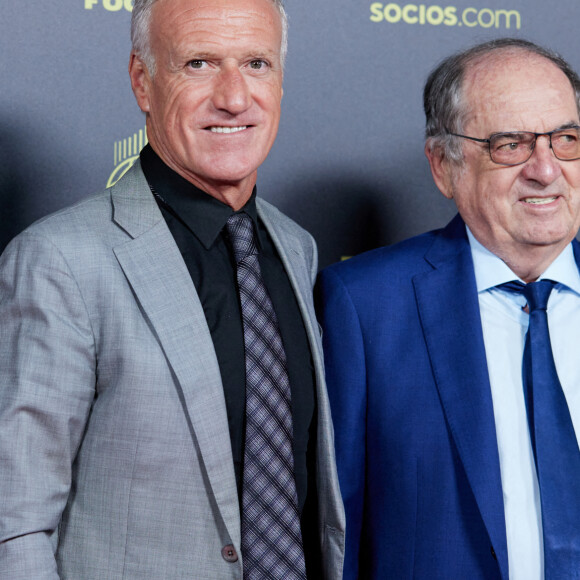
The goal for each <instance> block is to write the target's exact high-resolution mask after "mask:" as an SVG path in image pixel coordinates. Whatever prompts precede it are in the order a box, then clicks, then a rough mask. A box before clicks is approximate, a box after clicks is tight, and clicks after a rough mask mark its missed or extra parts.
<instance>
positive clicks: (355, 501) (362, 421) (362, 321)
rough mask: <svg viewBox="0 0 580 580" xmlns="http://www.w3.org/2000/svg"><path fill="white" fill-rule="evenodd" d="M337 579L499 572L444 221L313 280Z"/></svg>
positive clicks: (498, 497) (477, 340) (461, 239)
mask: <svg viewBox="0 0 580 580" xmlns="http://www.w3.org/2000/svg"><path fill="white" fill-rule="evenodd" d="M318 295H319V304H320V310H319V313H320V320H321V323H322V325H323V329H324V335H323V337H324V348H325V357H326V365H327V382H328V389H329V395H330V402H331V408H332V413H333V419H334V425H335V431H336V449H337V462H338V470H339V481H340V485H341V490H342V494H343V498H344V501H345V508H346V514H347V552H346V561H345V575H344V578H345V580H352V579H355V578H357V577H358V578H373V579H380V580H385V579H389V578H393V579H396V580H401V579H406V578H409V579H410V578H413V579H419V580H421V579H425V580H436V579H441V580H464V579H467V580H478V579H484V578H485V579H503V580H506V579H507V578H508V560H507V546H506V533H505V519H504V506H503V498H502V487H501V478H500V467H499V458H498V448H497V440H496V434H495V425H494V414H493V406H492V398H491V392H490V385H489V377H488V372H487V365H486V358H485V350H484V343H483V335H482V329H481V320H480V314H479V304H478V298H477V290H476V284H475V276H474V271H473V263H472V259H471V252H470V246H469V243H468V240H467V236H466V233H465V226H464V224H463V221H462V220H461V218H459V217H456V218H455V219H454V220H453V221H452V222H451V223H450V224H449V225H448V226H447V227H446V228H445V229H444V230H440V231H436V232H431V233H427V234H424V235H421V236H418V237H416V238H412V239H410V240H407V241H405V242H403V243H401V244H398V245H396V246H394V247H391V248H382V249H378V250H374V251H372V252H369V253H367V254H364V255H361V256H359V257H357V258H353V259H351V260H349V261H347V262H343V263H341V264H336V265H334V266H331V267H330V268H328V269H326V270H325V271H324V272H322V274H321V275H320V280H319V287H318Z"/></svg>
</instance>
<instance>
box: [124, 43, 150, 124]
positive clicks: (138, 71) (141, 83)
mask: <svg viewBox="0 0 580 580" xmlns="http://www.w3.org/2000/svg"><path fill="white" fill-rule="evenodd" d="M129 77H130V79H131V88H132V89H133V94H134V95H135V98H136V99H137V104H138V105H139V108H140V109H141V110H142V111H143V112H144V113H148V112H149V89H150V87H151V77H150V76H149V71H148V70H147V66H145V63H144V62H143V60H141V57H140V56H139V55H137V54H135V53H134V52H131V56H130V58H129Z"/></svg>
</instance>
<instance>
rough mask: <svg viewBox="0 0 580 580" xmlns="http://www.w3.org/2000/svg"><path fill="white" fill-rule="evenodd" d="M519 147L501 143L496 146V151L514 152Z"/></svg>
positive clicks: (515, 144)
mask: <svg viewBox="0 0 580 580" xmlns="http://www.w3.org/2000/svg"><path fill="white" fill-rule="evenodd" d="M520 146H521V143H513V142H512V143H501V144H500V145H496V149H499V150H502V151H515V150H516V149H517V148H518V147H520Z"/></svg>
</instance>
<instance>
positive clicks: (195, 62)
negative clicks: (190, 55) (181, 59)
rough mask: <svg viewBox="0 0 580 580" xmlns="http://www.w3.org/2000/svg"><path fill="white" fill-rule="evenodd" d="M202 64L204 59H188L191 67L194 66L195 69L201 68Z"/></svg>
mask: <svg viewBox="0 0 580 580" xmlns="http://www.w3.org/2000/svg"><path fill="white" fill-rule="evenodd" d="M204 64H205V60H190V61H189V66H190V67H191V68H195V69H199V68H203V65H204Z"/></svg>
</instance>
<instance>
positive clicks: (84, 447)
mask: <svg viewBox="0 0 580 580" xmlns="http://www.w3.org/2000/svg"><path fill="white" fill-rule="evenodd" d="M258 211H259V214H260V217H261V218H262V220H263V221H264V223H265V224H266V227H267V228H268V231H269V232H270V235H271V236H272V239H273V241H274V243H275V245H276V247H277V249H278V252H279V254H280V256H281V258H282V261H283V263H284V266H285V268H286V270H287V272H288V275H289V278H290V281H291V283H292V286H293V288H294V291H295V292H296V296H297V298H298V303H299V306H300V309H301V312H302V315H303V317H304V323H305V326H306V331H307V334H308V338H309V341H310V346H311V350H312V356H313V360H314V365H315V372H316V383H317V401H318V449H317V482H318V494H319V511H320V515H319V519H320V525H319V539H320V543H321V548H322V554H323V566H324V578H327V579H337V580H338V579H339V578H340V577H341V575H342V560H343V552H344V513H343V508H342V504H341V499H340V493H339V488H338V480H337V476H336V467H335V460H334V451H333V431H332V425H331V419H330V413H329V406H328V398H327V394H326V389H325V386H324V374H323V363H322V357H321V344H320V335H319V331H318V327H317V325H316V319H315V315H314V311H313V305H312V299H311V289H312V284H313V280H314V277H315V274H316V268H317V260H316V247H315V244H314V241H313V239H312V238H311V236H310V235H309V234H307V233H306V232H305V231H304V230H302V229H301V228H300V227H299V226H297V225H296V224H295V223H294V222H292V221H291V220H290V219H288V218H287V217H285V216H284V215H282V214H281V213H280V212H279V211H278V210H276V209H275V208H274V207H272V206H271V205H269V204H268V203H266V202H264V201H262V200H258ZM228 544H233V546H234V547H235V549H236V550H237V552H238V554H241V551H240V513H239V503H238V497H237V491H236V482H235V477H234V469H233V461H232V454H231V445H230V438H229V431H228V423H227V416H226V407H225V401H224V395H223V389H222V383H221V378H220V371H219V368H218V363H217V359H216V356H215V352H214V349H213V344H212V339H211V336H210V333H209V329H208V327H207V324H206V320H205V316H204V312H203V309H202V306H201V304H200V301H199V299H198V296H197V294H196V291H195V288H194V286H193V283H192V281H191V278H190V276H189V273H188V271H187V268H186V266H185V264H184V262H183V260H182V258H181V255H180V252H179V250H178V248H177V246H176V244H175V242H174V240H173V238H172V236H171V234H170V232H169V230H168V228H167V226H166V223H165V221H164V219H163V217H162V215H161V213H160V212H159V210H158V208H157V205H156V203H155V201H154V199H153V198H152V196H151V195H150V192H149V188H148V186H147V183H146V181H145V179H144V176H143V173H142V171H141V169H140V166H139V164H137V165H136V166H134V167H133V168H132V169H131V170H130V171H129V172H128V173H127V175H126V176H125V177H124V178H123V179H122V180H121V181H119V182H118V184H117V185H115V186H113V187H112V188H111V189H109V190H106V191H104V192H102V193H100V194H97V195H95V196H93V197H90V198H88V199H86V200H84V201H82V202H80V203H78V204H77V205H75V206H73V207H71V208H68V209H65V210H63V211H61V212H59V213H57V214H54V215H52V216H49V217H48V218H45V219H44V220H42V221H40V222H38V223H37V224H35V225H34V226H32V227H31V228H29V229H28V230H27V231H25V232H24V233H23V234H21V235H20V236H18V237H17V238H16V239H15V240H13V242H12V243H11V244H10V245H9V246H8V248H7V249H6V251H5V252H4V254H3V255H2V257H1V259H0V578H6V579H10V580H17V579H22V580H45V579H51V580H54V579H56V578H61V579H65V578H66V579H74V580H92V579H97V578H99V579H111V580H117V579H127V580H128V579H135V580H137V579H139V580H147V579H151V580H153V579H155V580H160V579H163V578H166V579H172V580H173V579H182V578H183V579H185V578H187V579H196V580H205V579H208V580H209V579H216V580H218V579H219V580H224V579H229V578H231V579H241V578H242V560H241V556H240V559H238V561H236V562H228V561H227V560H226V559H225V558H224V557H222V549H223V548H224V546H226V545H228Z"/></svg>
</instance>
